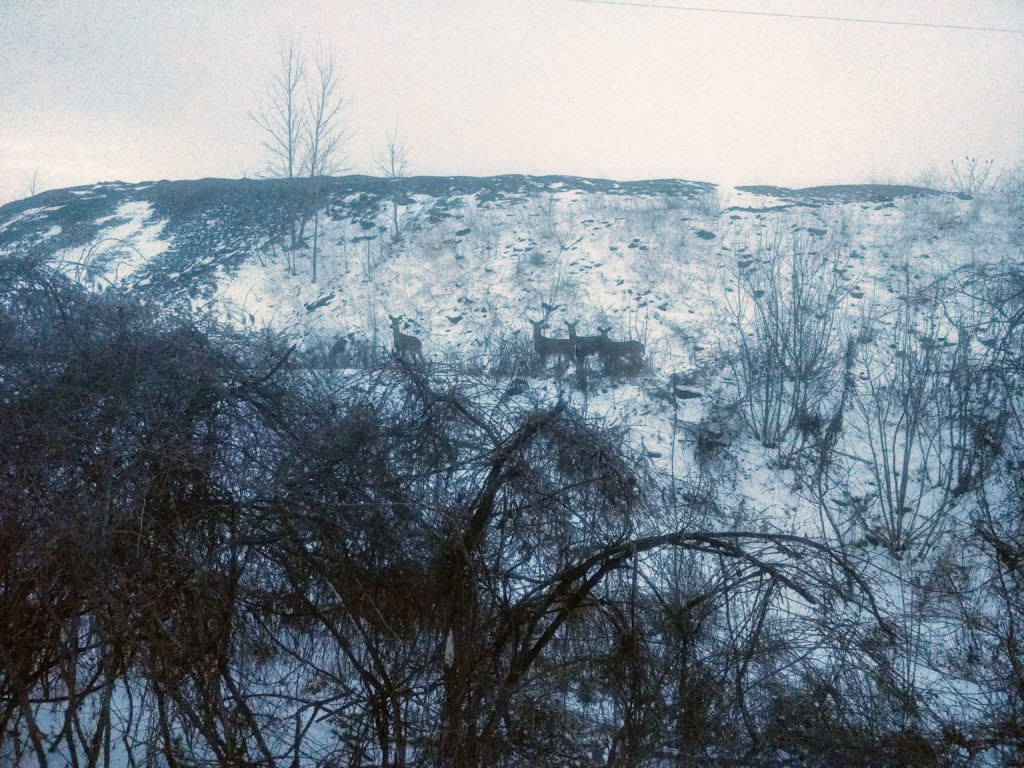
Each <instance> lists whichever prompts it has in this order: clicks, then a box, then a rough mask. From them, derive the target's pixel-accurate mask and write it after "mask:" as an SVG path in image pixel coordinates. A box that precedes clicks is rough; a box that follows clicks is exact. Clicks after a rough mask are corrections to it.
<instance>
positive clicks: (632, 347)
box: [597, 326, 647, 368]
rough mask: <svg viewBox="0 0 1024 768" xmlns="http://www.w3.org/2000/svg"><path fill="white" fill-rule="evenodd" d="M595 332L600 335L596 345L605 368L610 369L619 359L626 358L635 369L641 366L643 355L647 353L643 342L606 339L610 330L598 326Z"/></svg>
mask: <svg viewBox="0 0 1024 768" xmlns="http://www.w3.org/2000/svg"><path fill="white" fill-rule="evenodd" d="M597 331H598V333H599V334H600V336H598V337H597V338H599V339H601V342H600V344H599V345H598V353H599V354H600V355H601V360H602V361H603V362H604V367H605V368H608V367H610V366H611V365H612V364H613V363H615V362H616V361H617V360H620V359H621V358H626V359H627V360H629V362H630V364H631V365H632V366H634V367H637V368H639V367H640V365H642V364H643V361H644V355H645V354H646V353H647V348H646V347H645V346H644V344H643V342H641V341H635V340H632V339H630V340H629V341H613V340H612V339H609V338H608V333H609V332H610V331H611V328H602V327H601V326H598V328H597Z"/></svg>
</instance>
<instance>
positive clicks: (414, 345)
mask: <svg viewBox="0 0 1024 768" xmlns="http://www.w3.org/2000/svg"><path fill="white" fill-rule="evenodd" d="M388 317H389V318H390V319H391V333H392V336H393V337H394V341H395V353H396V354H397V355H398V356H399V357H401V358H405V357H406V356H408V357H409V358H410V359H411V360H413V361H414V362H420V363H422V362H423V342H421V341H420V340H419V339H417V338H416V337H415V336H412V335H410V334H408V333H402V331H401V330H400V329H399V327H398V326H399V323H401V322H402V316H401V315H399V316H398V317H395V316H394V315H391V314H389V315H388Z"/></svg>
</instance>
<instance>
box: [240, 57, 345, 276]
mask: <svg viewBox="0 0 1024 768" xmlns="http://www.w3.org/2000/svg"><path fill="white" fill-rule="evenodd" d="M278 58H279V63H278V71H277V73H276V74H275V75H274V77H273V79H272V80H271V83H270V86H269V87H268V88H267V93H266V95H265V97H264V100H263V103H262V104H261V105H260V107H259V109H258V110H257V111H255V112H250V113H249V116H250V117H251V118H252V119H253V121H254V122H255V123H256V124H257V125H258V126H259V127H260V128H261V129H262V130H263V133H264V141H263V146H264V148H265V149H266V150H267V152H268V153H269V156H270V162H269V164H268V171H269V174H270V175H271V176H274V177H277V178H287V179H294V178H298V177H300V176H308V177H309V178H310V179H311V181H309V182H308V183H306V184H304V185H302V186H301V187H299V188H298V189H297V198H296V201H295V204H294V206H293V207H292V208H291V210H290V211H289V215H288V222H287V228H288V241H289V242H288V249H289V250H292V251H295V250H297V249H300V248H308V247H309V245H308V244H307V242H306V225H307V224H308V223H309V221H310V218H312V219H313V244H312V251H311V254H310V258H311V264H310V266H311V278H312V281H313V282H314V283H315V282H316V281H317V266H318V260H319V241H320V217H319V215H318V214H317V213H316V212H317V211H318V210H319V208H320V200H321V197H322V192H323V185H322V184H321V183H320V182H319V181H316V180H317V179H320V178H322V177H324V176H328V175H330V174H331V173H337V172H338V171H341V170H342V169H344V167H345V161H344V160H345V145H346V143H347V142H348V138H349V134H348V131H347V130H346V129H345V126H344V124H343V121H342V115H343V114H344V109H345V106H346V105H347V101H346V99H345V98H344V96H343V95H342V83H341V75H340V66H339V64H338V58H337V56H336V55H335V53H334V51H333V50H332V49H331V48H329V47H325V46H323V45H318V46H317V48H316V50H315V51H314V52H313V55H312V66H311V67H310V66H309V65H307V57H306V55H305V53H304V52H303V50H302V45H301V41H300V40H299V39H298V38H297V37H289V38H286V39H285V40H284V41H283V42H282V43H281V48H280V52H279V56H278Z"/></svg>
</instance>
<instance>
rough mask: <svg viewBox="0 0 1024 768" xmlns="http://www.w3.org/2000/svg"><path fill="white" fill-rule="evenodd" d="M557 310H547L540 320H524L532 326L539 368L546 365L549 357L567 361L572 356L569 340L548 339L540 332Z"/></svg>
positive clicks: (552, 308) (553, 308) (571, 345)
mask: <svg viewBox="0 0 1024 768" xmlns="http://www.w3.org/2000/svg"><path fill="white" fill-rule="evenodd" d="M555 309H557V307H551V308H549V309H548V310H547V311H546V312H545V313H544V317H543V318H542V319H540V320H531V319H530V318H529V317H527V318H526V322H528V323H529V324H530V325H532V326H533V348H534V349H535V350H537V356H538V357H539V358H540V364H541V367H544V365H546V364H547V360H548V356H549V355H557V356H559V357H562V358H564V359H569V358H571V357H572V355H573V349H574V347H573V344H572V342H571V341H570V340H569V339H554V338H548V337H547V336H545V335H544V334H543V333H541V330H543V329H544V328H545V327H546V326H547V324H548V318H549V317H550V316H551V313H552V312H553V311H554V310H555Z"/></svg>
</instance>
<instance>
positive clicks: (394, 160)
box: [373, 120, 410, 240]
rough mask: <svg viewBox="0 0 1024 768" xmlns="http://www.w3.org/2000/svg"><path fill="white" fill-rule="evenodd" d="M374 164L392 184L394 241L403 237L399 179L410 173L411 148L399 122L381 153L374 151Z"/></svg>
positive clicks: (389, 135)
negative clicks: (399, 215) (399, 205)
mask: <svg viewBox="0 0 1024 768" xmlns="http://www.w3.org/2000/svg"><path fill="white" fill-rule="evenodd" d="M373 163H374V165H376V166H377V169H378V170H379V171H380V172H381V174H382V175H383V176H384V178H386V179H389V180H390V183H391V227H392V230H393V232H394V239H395V240H398V239H399V237H401V230H400V229H399V225H398V184H397V181H398V179H401V178H404V177H405V176H406V175H407V174H408V172H409V165H410V163H409V147H408V143H407V141H406V138H405V136H403V135H401V134H400V133H399V132H398V121H397V120H395V127H394V128H393V129H392V130H391V132H390V133H388V135H387V140H386V141H385V143H384V146H383V147H381V149H380V150H379V152H378V151H377V150H374V153H373Z"/></svg>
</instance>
